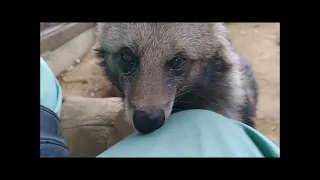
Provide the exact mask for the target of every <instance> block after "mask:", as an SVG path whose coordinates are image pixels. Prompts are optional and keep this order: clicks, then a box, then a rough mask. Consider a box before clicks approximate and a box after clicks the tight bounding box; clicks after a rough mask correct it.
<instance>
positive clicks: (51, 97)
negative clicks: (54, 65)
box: [40, 57, 62, 116]
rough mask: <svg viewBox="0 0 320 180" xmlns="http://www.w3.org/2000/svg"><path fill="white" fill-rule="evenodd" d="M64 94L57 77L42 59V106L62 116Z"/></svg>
mask: <svg viewBox="0 0 320 180" xmlns="http://www.w3.org/2000/svg"><path fill="white" fill-rule="evenodd" d="M61 103H62V92H61V87H60V85H59V82H58V81H57V79H56V77H55V75H54V74H53V72H52V71H51V69H50V68H49V66H48V65H47V63H46V62H45V61H44V60H43V59H42V58H41V57H40V105H42V106H45V107H46V108H48V109H50V110H52V111H53V112H55V113H56V114H57V115H58V116H60V110H61Z"/></svg>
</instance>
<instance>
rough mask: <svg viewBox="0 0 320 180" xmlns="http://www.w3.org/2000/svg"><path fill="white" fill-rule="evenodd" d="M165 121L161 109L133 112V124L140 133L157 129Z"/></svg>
mask: <svg viewBox="0 0 320 180" xmlns="http://www.w3.org/2000/svg"><path fill="white" fill-rule="evenodd" d="M164 122H165V114H164V111H163V110H162V109H158V110H155V111H150V112H148V113H147V112H145V111H140V110H136V111H135V112H134V114H133V125H134V127H135V128H136V130H137V131H139V132H140V133H144V134H147V133H151V132H153V131H155V130H157V129H159V128H160V127H161V126H162V125H163V124H164Z"/></svg>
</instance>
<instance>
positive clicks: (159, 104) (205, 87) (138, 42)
mask: <svg viewBox="0 0 320 180" xmlns="http://www.w3.org/2000/svg"><path fill="white" fill-rule="evenodd" d="M97 40H98V41H97V42H98V46H99V48H98V54H99V57H100V58H101V60H102V66H103V67H104V68H105V71H106V74H107V75H108V76H109V78H110V79H111V81H112V82H113V84H114V85H115V86H116V87H117V88H118V89H119V91H120V92H121V93H122V96H123V98H124V102H125V110H126V115H127V120H129V121H130V122H131V121H132V116H133V111H134V110H144V111H146V112H148V111H151V110H154V109H163V110H164V112H165V116H166V118H168V116H169V115H170V114H171V112H172V111H180V110H184V109H194V108H197V109H208V110H212V111H215V112H217V113H220V114H222V115H224V116H226V117H229V118H231V119H235V120H239V121H245V119H248V121H251V120H252V116H254V115H255V107H256V83H255V80H254V79H250V80H249V77H248V72H249V74H250V72H251V68H250V67H249V68H248V66H247V62H246V61H240V56H239V55H238V54H237V53H236V52H235V51H234V50H233V48H232V47H231V44H230V40H229V39H228V32H227V29H226V28H225V27H224V26H223V24H221V23H98V31H97ZM123 47H128V48H130V49H131V51H132V52H133V53H134V54H135V55H136V56H137V57H138V59H139V68H138V69H137V70H136V71H135V73H134V74H133V75H132V76H130V77H124V76H122V74H121V71H120V70H119V66H118V64H117V63H118V62H116V60H115V59H114V55H113V54H116V53H117V52H118V51H119V50H120V49H121V48H123ZM181 52H183V54H184V55H185V56H186V57H188V63H187V64H186V66H187V67H186V69H185V70H184V72H183V73H182V74H181V75H179V76H175V75H172V74H170V72H168V71H166V70H165V68H164V67H165V66H166V64H167V63H168V62H169V61H170V60H171V59H172V58H173V57H174V56H175V55H176V54H178V53H181ZM201 81H202V82H201ZM201 83H203V84H201ZM198 90H199V92H198V93H197V91H198ZM201 96H205V97H201ZM196 97H198V99H197V98H196ZM181 98H182V99H186V100H188V101H189V102H184V103H185V104H184V105H180V106H179V105H177V107H179V108H180V109H174V108H175V103H183V101H180V102H178V101H179V99H181ZM201 101H202V102H203V103H201ZM188 103H191V104H193V106H189V104H188ZM251 106H252V107H251ZM247 107H249V109H251V110H252V111H253V112H251V113H249V114H248V115H246V114H245V113H246V111H245V110H244V109H246V108H247ZM250 107H251V108H250ZM247 109H248V108H247Z"/></svg>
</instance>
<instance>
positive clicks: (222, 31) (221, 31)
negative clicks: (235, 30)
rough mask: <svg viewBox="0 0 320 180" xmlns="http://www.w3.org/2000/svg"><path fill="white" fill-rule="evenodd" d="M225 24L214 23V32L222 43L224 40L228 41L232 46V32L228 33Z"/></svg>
mask: <svg viewBox="0 0 320 180" xmlns="http://www.w3.org/2000/svg"><path fill="white" fill-rule="evenodd" d="M224 24H225V23H214V25H213V31H214V33H215V35H216V37H218V38H219V39H220V41H222V42H223V40H227V43H228V44H229V45H231V37H230V32H229V31H228V29H227V27H226V26H225V25H224Z"/></svg>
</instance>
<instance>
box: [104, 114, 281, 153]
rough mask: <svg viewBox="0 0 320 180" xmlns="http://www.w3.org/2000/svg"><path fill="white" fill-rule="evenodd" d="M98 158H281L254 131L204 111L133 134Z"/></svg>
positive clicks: (177, 116)
mask: <svg viewBox="0 0 320 180" xmlns="http://www.w3.org/2000/svg"><path fill="white" fill-rule="evenodd" d="M98 157H280V149H279V148H278V147H277V146H276V145H274V144H273V143H272V142H271V141H269V140H268V139H267V138H265V137H264V136H263V135H262V134H260V133H259V132H258V131H256V130H254V129H253V128H251V127H249V126H247V125H245V124H243V123H240V122H238V121H234V120H231V119H228V118H226V117H224V116H221V115H219V114H217V113H214V112H211V111H207V110H188V111H182V112H179V113H175V114H173V115H171V116H170V117H169V119H168V120H167V122H166V123H165V124H164V125H163V126H162V127H161V128H160V129H158V130H156V131H154V132H153V133H150V134H145V135H142V134H139V133H136V134H133V135H131V136H129V137H127V138H125V139H123V140H122V141H120V142H119V143H117V144H115V145H114V146H112V147H111V148H109V149H108V150H106V151H105V152H103V153H101V154H100V155H99V156H98Z"/></svg>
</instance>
